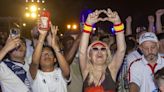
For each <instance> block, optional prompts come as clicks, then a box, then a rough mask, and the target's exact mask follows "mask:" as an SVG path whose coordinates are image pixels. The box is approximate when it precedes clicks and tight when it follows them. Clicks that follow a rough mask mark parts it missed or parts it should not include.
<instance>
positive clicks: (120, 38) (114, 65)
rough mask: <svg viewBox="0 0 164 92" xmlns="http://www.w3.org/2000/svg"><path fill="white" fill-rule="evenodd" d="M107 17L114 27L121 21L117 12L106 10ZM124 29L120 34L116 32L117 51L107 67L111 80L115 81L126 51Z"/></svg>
mask: <svg viewBox="0 0 164 92" xmlns="http://www.w3.org/2000/svg"><path fill="white" fill-rule="evenodd" d="M106 14H107V16H108V21H110V22H112V23H113V24H114V25H117V24H120V23H121V20H120V17H119V15H118V13H117V12H112V10H111V9H108V11H107V12H106ZM123 30H124V29H122V31H121V32H116V43H117V51H116V53H115V54H114V56H113V59H112V62H111V63H110V64H109V65H108V68H109V69H110V71H111V75H112V78H113V80H116V76H117V73H118V70H119V68H120V66H121V64H122V62H123V58H124V55H125V51H126V44H125V38H124V31H123Z"/></svg>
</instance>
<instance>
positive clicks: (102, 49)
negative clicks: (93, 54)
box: [92, 48, 106, 51]
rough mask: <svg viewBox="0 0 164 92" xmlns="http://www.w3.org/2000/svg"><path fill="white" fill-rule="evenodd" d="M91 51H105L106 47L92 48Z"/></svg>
mask: <svg viewBox="0 0 164 92" xmlns="http://www.w3.org/2000/svg"><path fill="white" fill-rule="evenodd" d="M92 50H93V51H106V48H92Z"/></svg>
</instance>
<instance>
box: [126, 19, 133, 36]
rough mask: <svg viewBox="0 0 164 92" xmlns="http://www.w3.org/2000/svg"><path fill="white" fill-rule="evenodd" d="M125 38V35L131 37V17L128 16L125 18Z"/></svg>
mask: <svg viewBox="0 0 164 92" xmlns="http://www.w3.org/2000/svg"><path fill="white" fill-rule="evenodd" d="M125 34H126V36H127V35H132V17H131V16H128V17H127V18H126V33H125Z"/></svg>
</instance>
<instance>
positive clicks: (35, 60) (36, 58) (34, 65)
mask: <svg viewBox="0 0 164 92" xmlns="http://www.w3.org/2000/svg"><path fill="white" fill-rule="evenodd" d="M39 33H40V35H39V39H38V43H37V45H36V47H35V50H34V53H33V55H32V62H31V64H30V69H29V70H30V74H31V77H32V79H35V77H36V74H37V70H38V68H39V62H40V57H41V53H42V48H43V44H44V40H45V38H46V35H47V31H43V30H39Z"/></svg>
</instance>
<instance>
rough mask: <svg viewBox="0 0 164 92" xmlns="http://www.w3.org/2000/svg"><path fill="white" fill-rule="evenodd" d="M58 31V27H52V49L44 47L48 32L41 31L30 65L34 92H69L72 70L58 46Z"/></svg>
mask: <svg viewBox="0 0 164 92" xmlns="http://www.w3.org/2000/svg"><path fill="white" fill-rule="evenodd" d="M57 30H58V27H57V26H51V33H50V34H51V47H48V46H46V47H43V43H44V40H45V38H46V35H47V31H44V30H39V33H40V35H39V40H38V43H37V45H36V47H35V50H34V53H33V57H32V63H31V65H30V75H31V85H32V90H33V92H67V82H69V81H70V69H69V65H68V63H67V62H66V60H65V58H64V56H63V54H62V53H61V51H60V48H59V46H58V43H57V40H56V34H57ZM57 62H58V64H59V67H58V66H57V65H56V63H57Z"/></svg>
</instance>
